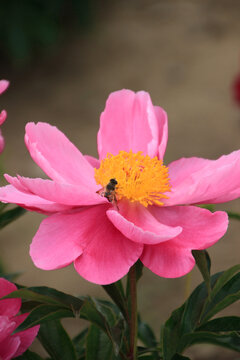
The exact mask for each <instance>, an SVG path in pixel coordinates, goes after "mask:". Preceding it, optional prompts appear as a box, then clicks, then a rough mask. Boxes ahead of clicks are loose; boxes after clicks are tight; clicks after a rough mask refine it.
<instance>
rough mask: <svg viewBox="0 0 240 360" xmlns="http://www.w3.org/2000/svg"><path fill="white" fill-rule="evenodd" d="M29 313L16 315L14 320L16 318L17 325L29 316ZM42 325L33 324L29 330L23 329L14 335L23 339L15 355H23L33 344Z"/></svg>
mask: <svg viewBox="0 0 240 360" xmlns="http://www.w3.org/2000/svg"><path fill="white" fill-rule="evenodd" d="M28 315H29V314H26V313H25V314H22V315H19V316H16V317H15V319H14V320H16V322H17V326H16V327H18V326H19V325H20V324H21V323H22V322H23V321H24V320H25V319H26V318H27V316H28ZM39 328H40V326H39V325H37V326H33V327H31V328H29V329H27V330H23V331H19V332H18V333H16V334H15V335H13V337H18V338H19V339H20V341H21V343H20V345H19V347H18V349H17V351H16V354H15V357H17V356H20V355H22V354H23V353H24V352H25V351H26V350H27V349H28V348H29V346H30V345H32V343H33V341H34V339H35V338H36V336H37V334H38V331H39Z"/></svg>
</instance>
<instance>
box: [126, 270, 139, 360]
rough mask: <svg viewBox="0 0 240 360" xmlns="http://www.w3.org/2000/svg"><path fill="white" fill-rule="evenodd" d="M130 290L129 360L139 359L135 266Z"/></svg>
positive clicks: (131, 274)
mask: <svg viewBox="0 0 240 360" xmlns="http://www.w3.org/2000/svg"><path fill="white" fill-rule="evenodd" d="M128 279H129V290H130V311H131V316H130V323H129V327H130V351H129V359H130V360H136V359H137V277H136V266H135V265H133V266H132V267H131V269H130V270H129V277H128Z"/></svg>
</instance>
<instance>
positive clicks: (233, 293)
mask: <svg viewBox="0 0 240 360" xmlns="http://www.w3.org/2000/svg"><path fill="white" fill-rule="evenodd" d="M239 299H240V272H239V273H237V274H236V275H234V276H233V277H232V278H231V279H230V280H229V281H228V282H226V283H225V285H224V286H223V287H222V288H220V290H219V291H218V292H217V293H216V294H215V296H214V297H213V296H212V300H211V301H208V302H207V305H206V306H205V308H204V313H203V316H202V318H201V321H202V322H204V321H206V320H208V319H210V318H211V317H212V316H214V315H215V314H217V313H218V312H219V311H221V310H223V309H225V308H226V307H227V306H229V305H231V304H233V303H234V302H235V301H237V300H239Z"/></svg>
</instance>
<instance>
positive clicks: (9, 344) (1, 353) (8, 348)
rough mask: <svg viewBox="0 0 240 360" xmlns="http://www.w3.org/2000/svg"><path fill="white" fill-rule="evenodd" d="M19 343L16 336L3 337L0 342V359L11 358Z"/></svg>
mask: <svg viewBox="0 0 240 360" xmlns="http://www.w3.org/2000/svg"><path fill="white" fill-rule="evenodd" d="M19 345H20V339H19V337H18V336H15V337H13V336H10V337H9V338H8V339H5V340H4V341H3V342H2V343H0V359H2V360H11V359H12V358H13V357H14V356H15V354H16V351H17V349H18V347H19Z"/></svg>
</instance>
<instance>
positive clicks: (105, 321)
mask: <svg viewBox="0 0 240 360" xmlns="http://www.w3.org/2000/svg"><path fill="white" fill-rule="evenodd" d="M80 316H81V317H82V318H84V319H86V320H89V321H90V322H92V323H93V324H95V325H97V326H98V327H100V328H101V329H102V330H103V331H104V332H106V334H107V335H108V337H109V339H110V340H111V342H112V344H113V347H114V352H115V355H117V354H118V353H119V349H120V347H121V342H122V336H123V329H124V321H123V317H122V314H121V312H120V311H119V308H118V307H117V306H116V305H114V304H112V303H110V302H108V301H106V300H97V299H94V298H90V297H85V302H84V304H83V306H82V307H81V312H80Z"/></svg>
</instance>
